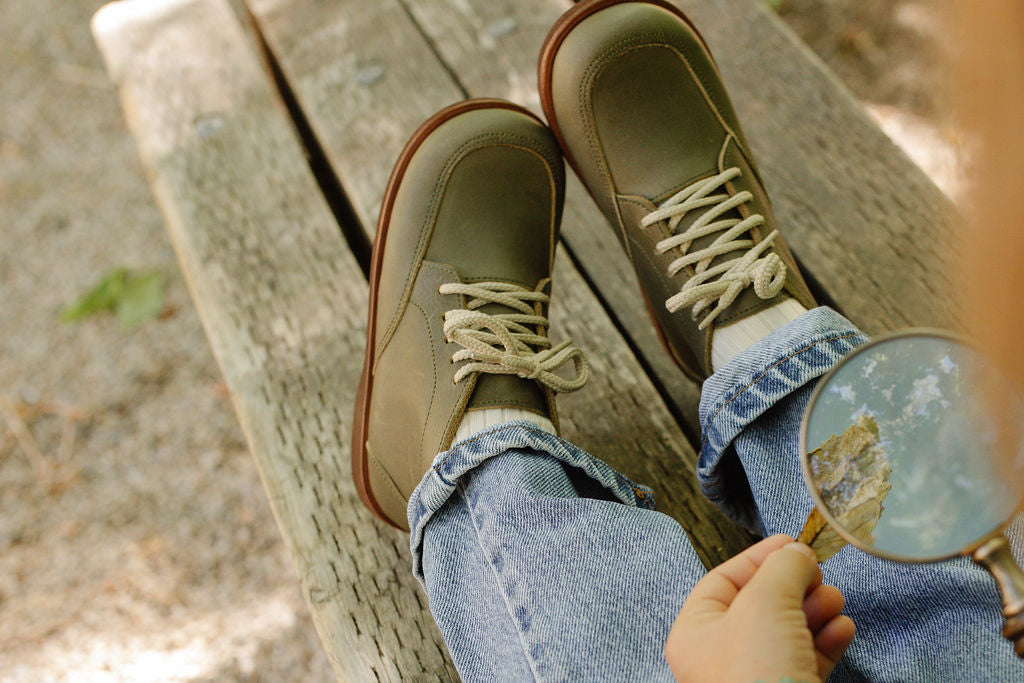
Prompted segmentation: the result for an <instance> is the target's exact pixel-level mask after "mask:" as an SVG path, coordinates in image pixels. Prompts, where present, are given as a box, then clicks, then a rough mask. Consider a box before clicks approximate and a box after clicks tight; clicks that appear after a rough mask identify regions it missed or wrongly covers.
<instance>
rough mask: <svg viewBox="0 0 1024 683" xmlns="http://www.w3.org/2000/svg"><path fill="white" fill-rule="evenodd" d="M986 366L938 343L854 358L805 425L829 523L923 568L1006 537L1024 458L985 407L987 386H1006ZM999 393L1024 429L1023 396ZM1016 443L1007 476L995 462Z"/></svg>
mask: <svg viewBox="0 0 1024 683" xmlns="http://www.w3.org/2000/svg"><path fill="white" fill-rule="evenodd" d="M985 368H986V366H985V364H984V363H983V362H982V360H981V358H980V356H979V355H978V354H977V353H976V352H975V351H973V350H971V349H969V348H968V347H966V346H964V345H962V344H960V343H958V342H956V341H954V340H952V339H948V338H944V337H940V336H934V335H929V334H920V335H911V336H901V337H894V338H892V339H891V340H885V341H881V342H878V343H875V344H873V345H871V346H870V347H866V348H865V349H864V350H862V351H859V352H855V353H854V355H853V356H851V357H850V358H848V359H847V360H845V361H844V362H843V364H842V365H841V366H840V367H839V368H838V369H837V370H836V371H835V372H834V373H833V374H832V375H831V376H830V377H829V378H828V379H827V380H826V383H825V385H824V386H822V387H821V388H820V389H819V391H818V394H817V396H816V399H815V400H814V402H813V405H812V406H811V407H810V409H809V412H808V415H807V418H806V419H807V423H806V436H805V440H806V444H805V445H806V449H807V451H808V454H807V457H808V462H807V463H806V465H807V466H808V467H809V470H810V474H811V479H813V485H814V488H815V490H816V491H817V493H818V496H819V497H820V499H821V501H822V503H823V504H824V507H825V509H826V510H827V511H828V512H829V514H830V515H831V516H832V518H833V520H830V521H832V522H834V523H838V526H839V527H841V528H842V529H844V530H845V531H846V532H847V533H848V534H850V535H852V536H853V537H854V538H856V539H857V540H858V541H859V544H860V545H862V546H864V547H866V548H868V549H872V550H875V551H879V552H881V553H883V554H889V555H893V556H898V557H902V558H905V559H914V560H931V559H939V558H942V557H947V556H950V555H953V554H957V553H959V552H962V551H963V550H964V549H965V548H967V547H969V546H971V545H972V544H975V543H977V542H978V541H979V540H980V539H982V538H984V537H986V536H988V535H989V534H991V533H992V532H993V531H995V530H996V529H998V528H1000V527H1001V526H1002V525H1003V524H1004V523H1005V522H1006V520H1007V519H1008V518H1009V517H1010V516H1011V515H1012V513H1013V511H1014V509H1015V508H1016V507H1017V506H1018V504H1019V503H1020V501H1021V498H1022V493H1024V448H1021V440H1020V435H1019V432H1018V433H1017V434H1016V435H1015V436H1012V437H1010V440H1009V441H1007V440H1006V436H1007V435H1006V434H1000V432H999V430H998V429H997V427H996V423H995V420H994V419H993V418H992V415H991V411H988V410H986V409H985V406H984V405H983V403H982V399H981V391H980V387H982V386H998V383H999V381H1000V380H999V379H998V378H996V377H994V376H993V375H992V374H991V372H990V371H989V370H986V369H985ZM986 383H989V384H986ZM992 383H994V384H992ZM997 395H1001V396H1002V395H1005V397H1006V401H1007V406H1006V408H1007V409H1008V413H1009V414H1010V415H1012V416H1016V418H1017V419H1015V420H1010V423H1011V424H1012V425H1013V427H1017V426H1019V425H1020V424H1024V421H1022V420H1021V419H1020V418H1024V410H1022V406H1021V402H1020V400H1019V398H1017V397H1016V396H1015V394H1013V393H1012V392H1011V391H1010V390H1009V388H1008V387H1006V388H1005V391H1004V390H1002V389H1000V390H997ZM1007 443H1009V444H1011V448H1012V449H1013V450H1015V453H1014V454H1013V455H1012V457H1010V458H1007V459H1006V460H1008V461H1009V462H1010V469H1009V470H1007V469H1006V468H1005V467H1004V466H999V467H997V465H996V460H995V459H993V458H992V457H991V455H992V454H993V453H996V452H998V450H997V449H999V448H1002V447H1004V446H1005V445H1006V444H1007Z"/></svg>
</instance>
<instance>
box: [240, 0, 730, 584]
mask: <svg viewBox="0 0 1024 683" xmlns="http://www.w3.org/2000/svg"><path fill="white" fill-rule="evenodd" d="M248 5H249V7H250V9H251V11H252V12H253V14H254V16H255V18H256V21H257V24H258V26H259V29H260V31H261V32H262V34H263V37H264V39H265V40H266V42H267V44H268V46H269V48H270V50H271V52H272V53H273V55H274V57H275V59H276V60H277V62H278V64H279V66H280V68H281V71H282V72H283V73H284V75H285V76H286V78H287V80H288V83H289V86H290V87H291V88H292V90H293V92H294V93H295V96H296V99H297V101H298V103H299V105H300V106H301V107H302V109H303V111H304V113H305V116H306V117H307V119H308V120H309V123H310V125H311V127H312V130H313V132H314V134H315V135H316V136H317V138H318V139H319V141H320V143H321V144H322V145H323V148H324V151H325V153H326V156H327V158H328V159H329V160H330V162H331V165H332V167H333V168H334V170H335V172H336V173H337V175H338V177H339V178H340V179H341V182H342V183H343V184H344V186H345V188H346V190H347V191H348V192H349V194H350V196H351V198H352V203H353V204H354V206H355V209H356V212H357V213H358V214H359V217H360V219H361V221H362V223H363V225H364V226H367V229H368V230H372V229H373V227H372V226H374V225H375V224H376V217H377V211H378V207H379V204H380V198H381V196H382V194H383V190H384V184H385V182H386V177H387V174H388V172H389V170H390V167H391V165H392V163H393V160H394V159H395V158H396V157H397V156H398V153H399V151H400V149H401V146H402V144H403V143H404V141H405V139H406V137H407V136H408V135H410V134H411V133H412V131H413V130H414V129H415V128H416V126H417V125H419V123H420V122H421V121H423V119H425V118H426V117H427V116H429V115H430V114H432V113H434V112H435V111H437V110H438V109H440V108H441V107H443V106H445V105H447V104H450V103H451V102H454V101H456V100H459V99H461V98H462V92H461V91H460V89H459V87H458V85H457V84H456V82H455V81H454V80H453V78H452V76H451V74H450V73H449V72H448V71H446V70H445V69H444V67H443V66H442V65H441V64H440V63H439V62H438V61H437V59H436V56H435V54H434V52H433V50H432V49H431V47H430V45H429V43H428V42H427V41H426V40H425V39H424V37H423V36H422V35H421V34H420V32H419V29H418V28H417V26H416V25H415V24H414V22H413V21H412V20H411V19H410V17H409V15H408V14H407V13H406V11H405V9H404V7H403V6H402V5H401V4H400V3H399V2H398V1H397V0H381V1H380V2H376V3H374V4H372V5H367V4H365V3H361V2H357V1H356V0H341V1H338V2H334V3H330V4H326V5H325V4H323V3H318V2H315V1H313V0H249V2H248ZM371 26H372V27H380V30H376V31H373V32H372V39H366V36H367V31H370V27H371ZM369 66H372V67H374V73H376V74H378V75H379V78H377V79H376V80H372V79H369V78H361V77H360V76H361V74H365V70H366V69H367V68H369ZM376 131H380V132H379V133H377V132H376ZM555 271H556V272H555V285H554V286H555V300H554V304H553V306H552V319H553V321H554V326H555V336H556V337H559V336H563V335H564V336H570V337H573V338H575V339H577V340H580V341H581V342H582V345H583V346H584V350H585V351H586V352H587V357H588V359H589V360H590V362H591V368H592V372H591V377H592V379H591V382H590V384H589V385H588V386H587V387H586V388H585V389H584V390H582V391H580V392H578V393H576V394H570V395H568V396H563V397H560V399H559V405H560V409H561V410H560V412H561V415H562V421H563V427H564V432H565V435H566V436H567V437H568V438H569V439H571V440H573V441H574V442H576V443H578V444H580V446H582V447H583V448H586V449H588V450H589V451H590V452H591V453H593V454H594V455H596V456H598V457H600V458H602V459H604V460H606V461H607V462H609V463H611V464H612V465H614V466H615V467H618V468H620V469H621V470H622V471H624V472H625V473H626V474H628V475H630V476H632V477H635V478H636V479H637V480H639V481H641V482H645V483H648V484H651V485H653V486H654V487H655V489H656V491H657V494H658V500H659V508H660V509H662V510H663V511H664V512H666V513H667V514H670V515H672V516H673V517H675V518H676V519H678V520H680V522H682V523H683V526H684V527H685V528H687V529H688V530H689V531H690V532H691V536H692V537H693V538H694V545H695V547H696V548H697V551H698V553H699V554H700V555H701V558H702V559H704V560H705V561H706V562H711V563H715V564H717V563H718V562H720V561H722V560H723V559H725V558H726V557H728V556H730V555H731V554H732V553H734V552H736V551H737V550H738V549H739V548H741V547H743V546H744V545H745V544H746V543H749V540H750V537H749V535H747V534H746V533H744V532H742V531H740V530H739V529H737V528H736V527H735V526H734V525H732V524H731V523H730V522H728V521H727V520H726V519H724V517H722V516H721V515H720V514H719V513H718V511H717V510H715V509H714V508H713V507H712V506H710V505H709V504H708V502H707V501H706V500H705V499H704V498H703V496H702V495H701V494H700V493H699V490H698V488H697V485H696V480H695V476H694V463H695V459H696V456H695V454H694V452H693V449H692V448H691V447H690V445H689V443H688V442H687V440H686V438H685V436H684V435H683V434H682V432H681V431H680V429H679V427H678V425H677V424H676V421H675V420H674V418H673V416H672V415H671V414H670V412H669V411H668V410H667V408H666V406H665V404H664V402H663V401H662V399H661V398H660V396H659V395H658V393H657V391H656V390H655V388H654V386H653V385H652V384H651V382H650V381H649V379H648V377H647V375H646V374H645V373H644V370H643V368H642V367H641V366H640V364H639V363H638V362H637V360H636V358H635V356H634V355H633V354H632V352H631V351H630V349H629V348H628V346H627V345H626V343H625V342H624V340H623V338H622V337H621V336H620V335H619V333H618V332H617V330H616V329H615V327H614V325H613V324H612V322H611V321H610V320H609V318H608V316H607V314H606V313H605V311H604V310H603V308H602V306H601V304H600V302H599V301H598V300H597V299H596V298H595V297H594V295H593V293H592V292H591V291H590V289H589V288H588V286H587V284H586V282H585V281H584V280H583V278H582V277H581V276H580V274H579V272H578V271H577V270H576V269H575V267H574V266H573V264H572V262H571V261H570V259H568V258H567V256H566V254H565V252H564V251H563V250H561V249H560V250H559V254H558V256H557V258H556V266H555Z"/></svg>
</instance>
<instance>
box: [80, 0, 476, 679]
mask: <svg viewBox="0 0 1024 683" xmlns="http://www.w3.org/2000/svg"><path fill="white" fill-rule="evenodd" d="M94 32H95V35H96V38H97V41H98V42H99V44H100V46H101V48H102V51H103V53H104V56H105V58H106V60H107V64H108V68H109V70H110V73H111V75H112V77H113V79H114V80H115V82H116V83H117V85H118V87H119V90H120V93H121V98H122V101H123V104H124V109H125V112H126V115H127V118H128V121H129V124H130V126H131V129H132V132H133V133H134V135H135V138H136V140H137V141H138V144H139V148H140V151H141V155H142V159H143V163H144V166H145V168H146V170H147V173H148V174H149V176H150V180H151V182H152V184H153V188H154V191H155V193H156V197H157V200H158V202H159V204H160V207H161V209H162V211H163V213H164V216H165V219H166V222H167V226H168V229H169V232H170V234H171V237H172V241H173V243H174V246H175V249H176V250H177V253H178V257H179V261H180V264H181V268H182V271H183V273H184V274H185V278H186V281H187V282H188V285H189V288H190V290H191V293H192V297H193V299H194V301H195V302H196V306H197V308H198V309H199V314H200V317H201V319H202V321H203V325H204V326H205V328H206V332H207V335H208V337H209V339H210V343H211V345H212V346H213V350H214V352H215V355H216V357H217V360H218V362H219V363H220V366H221V369H222V371H223V373H224V376H225V379H226V380H227V383H228V386H229V388H230V390H231V396H232V400H233V401H234V405H235V410H236V412H237V414H238V417H239V420H240V422H241V424H242V428H243V430H244V432H245V434H246V437H247V439H248V442H249V447H250V449H251V451H252V453H253V456H254V457H255V459H256V462H257V465H258V466H259V470H260V475H261V477H262V479H263V483H264V486H265V487H266V490H267V495H268V496H269V498H270V502H271V505H272V508H273V511H274V515H275V517H276V518H277V522H278V525H279V526H280V528H281V531H282V534H283V535H284V537H285V540H286V542H287V544H288V546H289V549H290V550H291V553H292V556H293V558H294V560H295V565H296V569H297V571H298V574H299V577H300V580H301V584H302V589H303V592H304V594H305V596H306V599H307V602H308V604H309V607H310V610H311V611H312V613H313V618H314V622H315V623H316V627H317V629H318V631H319V633H320V636H321V639H322V640H323V642H324V643H325V645H326V649H327V653H328V655H329V656H330V658H331V662H332V664H333V665H334V668H335V671H336V673H337V674H338V676H339V677H340V678H342V679H353V680H367V679H369V680H373V679H374V675H376V677H377V678H378V679H384V680H400V679H415V680H422V679H428V678H439V679H455V678H457V675H456V673H455V671H454V668H453V667H452V665H451V663H450V661H449V659H448V657H447V655H446V653H445V650H444V645H443V641H442V640H441V637H440V634H439V632H438V631H437V628H436V626H435V625H434V623H433V621H432V619H431V618H430V615H429V613H428V612H427V611H426V609H425V608H424V605H425V600H423V598H422V594H421V593H420V590H419V587H418V586H417V585H416V582H415V580H414V579H413V577H412V575H411V573H410V572H409V571H408V570H407V569H406V567H407V566H408V565H409V551H408V546H407V541H406V536H405V535H403V534H400V533H399V532H397V531H395V530H393V529H391V528H389V527H386V526H385V525H383V524H381V523H378V522H376V520H374V519H372V517H371V515H370V514H369V513H368V512H367V511H366V510H365V509H364V508H363V506H362V504H361V503H360V502H359V500H358V498H357V496H356V494H355V491H354V489H353V486H352V483H351V476H350V474H349V439H348V436H347V435H348V429H349V424H350V420H351V414H352V408H353V405H352V403H353V394H354V391H355V383H356V381H357V378H358V375H359V372H360V369H361V367H360V366H361V359H362V347H363V343H364V334H365V316H366V282H365V279H364V278H363V275H362V273H361V271H360V269H359V267H358V265H357V264H356V263H355V261H354V259H353V258H352V255H351V254H350V253H349V250H348V248H347V245H346V244H345V243H344V241H343V240H342V237H341V233H340V232H339V229H338V225H337V223H336V222H335V220H334V217H333V216H332V215H331V213H330V211H329V210H328V208H327V205H326V203H325V201H324V199H323V197H322V195H321V194H320V191H319V189H318V187H317V183H316V181H315V180H314V178H313V177H312V175H311V173H310V171H309V167H308V165H307V163H306V161H305V159H304V157H303V151H302V148H301V146H300V143H299V141H298V139H297V138H296V135H295V133H294V131H293V129H292V127H291V124H290V122H289V119H288V117H287V113H286V112H285V111H284V109H283V107H282V106H281V104H280V102H279V101H278V99H277V95H276V92H275V91H274V90H273V88H272V85H271V84H270V83H269V81H268V78H267V74H266V73H264V71H263V70H262V68H261V64H260V61H259V57H258V56H257V55H256V54H255V53H253V51H252V50H251V49H249V47H248V45H247V44H246V38H245V36H244V34H243V32H242V30H241V27H240V26H239V24H238V23H237V21H236V20H235V18H234V17H233V16H232V15H231V13H230V11H229V9H228V7H227V6H226V5H225V4H224V3H223V2H222V0H171V1H169V2H168V1H161V2H155V1H152V0H130V1H128V2H119V3H114V4H111V5H108V6H107V7H106V8H104V9H103V10H102V11H101V12H100V13H99V14H98V15H97V17H96V19H95V21H94Z"/></svg>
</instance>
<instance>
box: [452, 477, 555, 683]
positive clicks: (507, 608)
mask: <svg viewBox="0 0 1024 683" xmlns="http://www.w3.org/2000/svg"><path fill="white" fill-rule="evenodd" d="M456 491H457V492H458V494H459V495H460V496H462V500H463V501H464V502H465V504H466V514H467V515H469V521H470V523H471V524H472V525H473V532H474V534H475V535H476V544H477V546H478V547H479V548H480V552H481V553H482V554H483V556H484V559H485V560H486V561H487V566H489V567H490V568H491V572H492V573H493V574H494V582H495V584H497V586H498V589H499V592H500V593H501V600H502V602H504V603H505V611H506V612H507V613H508V616H509V620H510V621H511V622H512V628H514V629H515V631H516V634H517V635H518V636H519V646H520V647H521V648H523V658H524V659H525V660H526V663H527V665H529V667H530V673H532V674H533V680H534V681H539V680H540V676H538V675H537V669H536V668H535V667H534V665H533V659H532V658H531V657H530V651H529V648H527V647H526V642H525V641H524V640H523V632H522V630H521V629H520V628H519V624H518V623H517V622H516V617H515V611H514V610H513V609H512V605H511V604H509V601H508V595H507V594H506V593H505V590H504V588H502V584H501V575H500V574H499V573H498V570H497V569H496V568H495V566H494V563H493V562H492V561H491V558H490V557H489V556H488V554H487V550H486V549H485V548H484V544H483V541H482V540H481V538H480V527H479V526H477V523H476V515H474V514H473V505H472V504H471V503H470V502H469V496H467V495H466V485H465V484H464V483H462V482H461V481H460V482H459V484H458V486H457V487H456Z"/></svg>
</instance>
